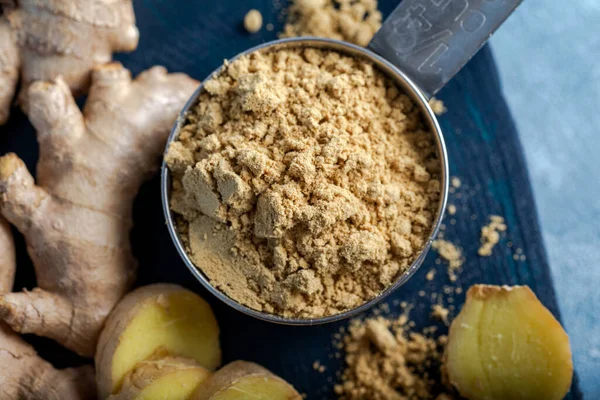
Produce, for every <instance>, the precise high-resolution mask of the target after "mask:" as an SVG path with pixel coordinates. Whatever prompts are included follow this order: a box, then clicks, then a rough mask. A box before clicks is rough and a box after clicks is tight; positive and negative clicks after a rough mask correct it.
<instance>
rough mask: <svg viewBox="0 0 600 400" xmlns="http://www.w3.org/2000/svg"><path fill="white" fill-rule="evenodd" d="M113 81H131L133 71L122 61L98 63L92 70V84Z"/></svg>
mask: <svg viewBox="0 0 600 400" xmlns="http://www.w3.org/2000/svg"><path fill="white" fill-rule="evenodd" d="M111 81H125V82H129V81H131V72H130V71H129V70H128V69H127V68H125V67H124V66H123V65H122V64H121V63H120V62H110V63H108V64H102V65H97V66H95V67H94V69H93V70H92V86H93V85H95V84H99V83H104V82H111Z"/></svg>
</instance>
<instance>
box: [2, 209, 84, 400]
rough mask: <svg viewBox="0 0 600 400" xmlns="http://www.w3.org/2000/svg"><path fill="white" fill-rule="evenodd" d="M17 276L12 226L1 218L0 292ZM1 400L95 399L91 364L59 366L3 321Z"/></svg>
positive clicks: (6, 289)
mask: <svg viewBox="0 0 600 400" xmlns="http://www.w3.org/2000/svg"><path fill="white" fill-rule="evenodd" d="M14 276H15V248H14V244H13V240H12V235H11V233H10V227H9V226H8V224H7V223H6V221H4V220H3V219H0V292H2V293H5V292H9V291H10V290H11V288H12V285H13V281H14ZM0 365H1V366H2V369H1V370H0V399H30V400H77V399H93V398H94V392H95V382H94V371H93V369H92V368H91V367H90V366H85V367H81V368H68V369H64V370H57V369H55V368H54V367H53V366H52V365H50V363H48V362H46V361H45V360H43V359H42V358H40V357H39V356H38V355H37V354H36V352H35V350H34V349H33V347H31V346H30V345H29V344H28V343H26V342H25V341H24V340H23V339H21V337H19V335H17V334H16V333H14V332H12V331H11V330H10V328H9V327H8V326H7V325H6V324H3V323H0Z"/></svg>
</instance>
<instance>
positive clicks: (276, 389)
mask: <svg viewBox="0 0 600 400" xmlns="http://www.w3.org/2000/svg"><path fill="white" fill-rule="evenodd" d="M250 399H252V400H301V399H302V397H301V396H300V394H299V393H298V392H297V391H296V390H295V389H294V388H293V387H292V386H291V385H290V384H289V383H287V382H286V381H284V380H283V379H281V378H280V377H278V376H276V375H274V374H273V373H271V372H270V371H269V370H267V369H265V368H263V367H261V366H260V365H257V364H254V363H250V362H247V361H234V362H232V363H230V364H227V365H226V366H224V367H223V368H221V369H220V370H218V371H217V372H215V373H214V374H213V375H212V376H211V377H210V378H208V379H207V380H205V381H204V382H203V383H202V384H201V385H200V386H199V387H198V389H197V390H196V393H195V394H194V395H193V397H192V400H250Z"/></svg>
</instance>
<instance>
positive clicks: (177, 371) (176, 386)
mask: <svg viewBox="0 0 600 400" xmlns="http://www.w3.org/2000/svg"><path fill="white" fill-rule="evenodd" d="M210 375H211V372H210V371H209V370H208V369H206V368H204V367H201V366H200V365H199V364H198V363H196V362H195V361H193V360H190V359H187V358H182V357H166V358H163V359H160V360H147V361H140V362H139V363H138V364H137V365H136V366H135V368H134V369H133V371H131V372H130V373H129V374H127V375H126V376H125V379H124V380H123V385H122V387H121V390H120V391H119V392H118V393H117V394H114V395H111V396H110V397H109V400H186V399H189V398H190V396H191V395H192V393H193V392H194V390H195V389H196V388H197V387H198V385H199V384H201V383H202V382H203V381H204V380H206V378H208V377H209V376H210Z"/></svg>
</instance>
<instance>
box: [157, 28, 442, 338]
mask: <svg viewBox="0 0 600 400" xmlns="http://www.w3.org/2000/svg"><path fill="white" fill-rule="evenodd" d="M300 46H301V47H315V48H326V49H331V50H336V51H339V52H342V53H345V54H350V55H353V56H360V57H364V58H366V59H368V60H369V61H371V62H373V63H374V64H375V65H376V66H377V67H378V68H379V69H380V70H382V71H383V72H384V73H386V74H387V75H388V76H389V77H390V78H391V79H394V81H396V83H397V84H398V85H399V86H400V87H401V88H402V89H404V91H405V93H406V94H407V95H409V96H410V97H411V98H412V99H413V101H414V102H415V103H416V104H417V105H418V106H420V107H421V110H422V112H423V118H424V119H425V120H426V122H427V123H428V124H429V126H430V129H431V130H432V131H433V134H434V136H435V138H436V145H437V152H438V157H439V158H440V163H441V167H442V176H441V186H442V187H441V188H440V202H439V205H438V210H437V214H436V218H435V222H434V224H433V227H432V230H431V232H430V235H429V238H428V239H427V242H426V243H425V245H424V247H423V250H422V251H421V254H419V256H418V257H417V258H416V259H415V260H414V261H413V263H412V264H411V266H410V267H409V268H408V269H407V270H406V271H405V272H404V273H403V274H402V275H400V276H399V277H398V279H396V281H395V282H394V283H393V284H392V285H390V286H388V287H387V288H386V289H385V290H383V291H382V292H381V293H379V294H378V295H377V296H376V297H374V298H373V299H371V300H369V301H367V302H366V303H364V304H362V305H360V306H359V307H356V308H353V309H350V310H347V311H344V312H341V313H339V314H334V315H329V316H326V317H320V318H312V319H298V318H283V317H280V316H277V315H274V314H269V313H264V312H261V311H256V310H253V309H251V308H249V307H247V306H244V305H242V304H240V303H238V302H237V301H235V300H233V299H232V298H230V297H229V296H227V295H225V294H224V293H222V292H221V291H220V290H218V289H217V288H215V287H214V286H213V285H212V284H211V283H210V281H209V279H208V277H206V275H204V273H203V272H202V271H201V270H200V269H199V268H197V267H196V266H195V265H194V263H193V262H192V260H191V259H190V257H189V256H188V254H187V253H186V251H185V248H184V246H183V243H182V241H181V239H180V238H179V234H178V232H177V229H176V228H175V225H174V217H173V214H172V212H171V210H170V208H169V194H170V188H171V177H170V173H169V169H168V168H167V165H166V162H165V161H164V157H163V162H162V165H161V197H162V206H163V212H164V215H165V219H166V223H167V228H168V230H169V234H170V235H171V239H172V240H173V243H174V244H175V247H176V248H177V252H178V253H179V255H180V256H181V258H182V259H183V261H184V263H185V265H186V266H187V267H188V269H189V270H190V272H191V273H192V275H194V276H195V277H196V279H198V281H199V282H200V283H201V284H202V285H203V286H204V287H205V288H206V289H207V290H208V291H209V292H211V293H212V294H213V295H215V296H216V297H217V298H219V299H220V300H221V301H223V302H224V303H226V304H227V305H229V306H231V307H233V308H234V309H236V310H238V311H240V312H242V313H244V314H247V315H250V316H252V317H255V318H258V319H261V320H264V321H269V322H274V323H278V324H285V325H299V326H300V325H301V326H310V325H319V324H325V323H329V322H335V321H340V320H342V319H346V318H350V317H353V316H356V315H358V314H360V313H362V312H364V311H366V310H368V309H369V308H371V307H373V306H374V305H376V304H377V303H379V302H380V301H381V300H383V299H384V298H386V297H387V296H389V295H390V294H391V293H392V292H394V291H395V290H396V289H398V288H399V287H400V286H402V285H403V284H404V283H406V282H407V281H408V280H409V279H410V278H411V277H412V276H413V275H414V273H415V272H416V271H417V270H418V269H419V267H420V266H421V265H422V264H423V261H424V259H425V256H426V255H427V253H428V251H429V249H430V248H431V243H432V242H433V239H434V238H435V236H436V235H437V233H438V231H439V229H440V225H441V223H442V218H443V216H444V210H445V209H446V203H447V201H448V175H449V167H448V157H447V152H446V145H445V143H444V138H443V136H442V130H441V128H440V126H439V124H438V121H437V119H436V117H435V114H434V113H433V111H432V110H431V107H430V106H429V103H428V101H427V98H426V97H425V95H424V94H423V92H422V91H421V90H420V89H419V87H418V86H417V85H416V84H415V83H414V82H413V81H412V80H411V79H409V78H408V77H407V76H406V75H405V74H404V73H402V71H400V70H398V69H397V68H396V67H395V66H394V65H392V64H391V63H390V62H389V61H387V60H385V59H384V58H382V57H380V56H378V55H377V54H375V53H373V52H371V51H370V50H368V49H365V48H363V47H359V46H355V45H353V44H350V43H345V42H341V41H338V40H332V39H323V38H315V37H298V38H288V39H280V40H276V41H273V42H268V43H264V44H262V45H259V46H256V47H253V48H251V49H249V50H247V51H245V52H243V53H240V54H238V55H237V56H235V57H234V58H232V59H231V60H230V61H234V60H235V59H237V58H239V57H241V56H243V55H246V54H249V53H252V52H255V51H258V50H264V49H267V48H269V49H275V48H278V49H279V48H285V47H300ZM221 68H222V67H219V68H218V69H216V70H215V71H213V72H212V73H211V74H210V75H209V77H207V78H206V79H205V80H204V81H203V82H206V81H207V80H208V79H210V78H211V77H213V76H215V75H216V74H218V73H219V72H220V71H221ZM203 88H204V83H202V85H200V87H199V88H198V89H197V90H196V91H195V92H194V94H193V95H192V97H191V98H190V99H189V100H188V102H187V103H186V104H185V106H184V108H183V110H182V111H181V113H180V114H179V116H178V118H177V121H176V122H175V125H174V127H173V129H172V131H171V134H170V135H169V138H168V140H167V145H166V148H165V153H166V151H167V149H168V148H169V144H170V143H171V142H172V141H173V140H175V139H176V138H177V136H178V134H179V131H180V129H181V126H182V125H183V124H184V123H185V115H186V113H187V112H188V110H189V109H190V108H191V107H192V106H193V105H194V104H195V103H196V100H197V98H198V96H199V95H200V93H201V92H202V90H203Z"/></svg>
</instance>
